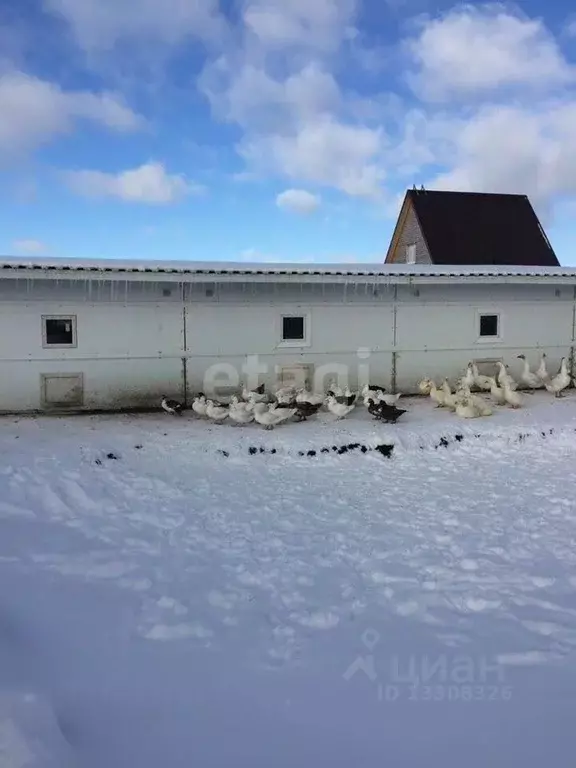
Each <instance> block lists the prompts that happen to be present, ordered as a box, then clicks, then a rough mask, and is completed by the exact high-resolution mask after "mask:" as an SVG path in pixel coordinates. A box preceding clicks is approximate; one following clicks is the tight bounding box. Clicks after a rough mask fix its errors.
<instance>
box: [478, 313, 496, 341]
mask: <svg viewBox="0 0 576 768" xmlns="http://www.w3.org/2000/svg"><path fill="white" fill-rule="evenodd" d="M480 336H498V315H480Z"/></svg>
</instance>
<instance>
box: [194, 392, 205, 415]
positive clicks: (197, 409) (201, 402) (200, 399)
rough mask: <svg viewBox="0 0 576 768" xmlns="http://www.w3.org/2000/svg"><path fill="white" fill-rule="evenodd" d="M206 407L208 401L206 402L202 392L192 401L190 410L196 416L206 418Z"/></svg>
mask: <svg viewBox="0 0 576 768" xmlns="http://www.w3.org/2000/svg"><path fill="white" fill-rule="evenodd" d="M207 405H208V401H207V400H206V395H205V394H204V393H203V392H200V393H199V394H198V395H197V397H195V398H194V400H192V410H193V411H194V413H195V414H196V415H197V416H202V417H205V416H206V407H207Z"/></svg>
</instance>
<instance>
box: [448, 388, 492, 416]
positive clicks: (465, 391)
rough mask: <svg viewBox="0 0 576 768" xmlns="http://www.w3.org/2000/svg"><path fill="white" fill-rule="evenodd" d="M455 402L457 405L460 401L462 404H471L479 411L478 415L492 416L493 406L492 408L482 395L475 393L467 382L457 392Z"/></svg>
mask: <svg viewBox="0 0 576 768" xmlns="http://www.w3.org/2000/svg"><path fill="white" fill-rule="evenodd" d="M454 402H455V405H457V404H458V403H460V404H461V405H462V404H464V405H465V406H471V407H472V408H474V409H475V410H476V411H478V416H492V408H490V406H489V405H488V403H487V402H486V401H485V400H484V399H483V398H482V397H480V395H473V394H472V393H471V392H470V389H469V388H468V386H466V385H465V384H463V385H462V386H461V387H460V389H459V390H458V392H457V393H456V395H455V401H454Z"/></svg>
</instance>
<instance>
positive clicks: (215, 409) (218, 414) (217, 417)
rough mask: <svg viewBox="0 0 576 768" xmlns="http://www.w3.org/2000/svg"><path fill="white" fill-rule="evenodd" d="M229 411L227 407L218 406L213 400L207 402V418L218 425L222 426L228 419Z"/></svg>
mask: <svg viewBox="0 0 576 768" xmlns="http://www.w3.org/2000/svg"><path fill="white" fill-rule="evenodd" d="M228 415H229V409H228V406H227V405H217V404H216V403H215V402H214V401H213V400H207V401H206V416H208V418H209V419H211V420H212V421H215V422H216V423H217V424H221V423H222V422H223V421H224V419H227V418H228Z"/></svg>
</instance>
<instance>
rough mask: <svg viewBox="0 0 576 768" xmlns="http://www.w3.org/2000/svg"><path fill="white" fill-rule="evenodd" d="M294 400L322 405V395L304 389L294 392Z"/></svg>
mask: <svg viewBox="0 0 576 768" xmlns="http://www.w3.org/2000/svg"><path fill="white" fill-rule="evenodd" d="M296 402H297V403H308V404H309V405H322V403H323V402H324V395H319V394H317V393H314V392H308V390H306V389H299V390H298V392H296Z"/></svg>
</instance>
